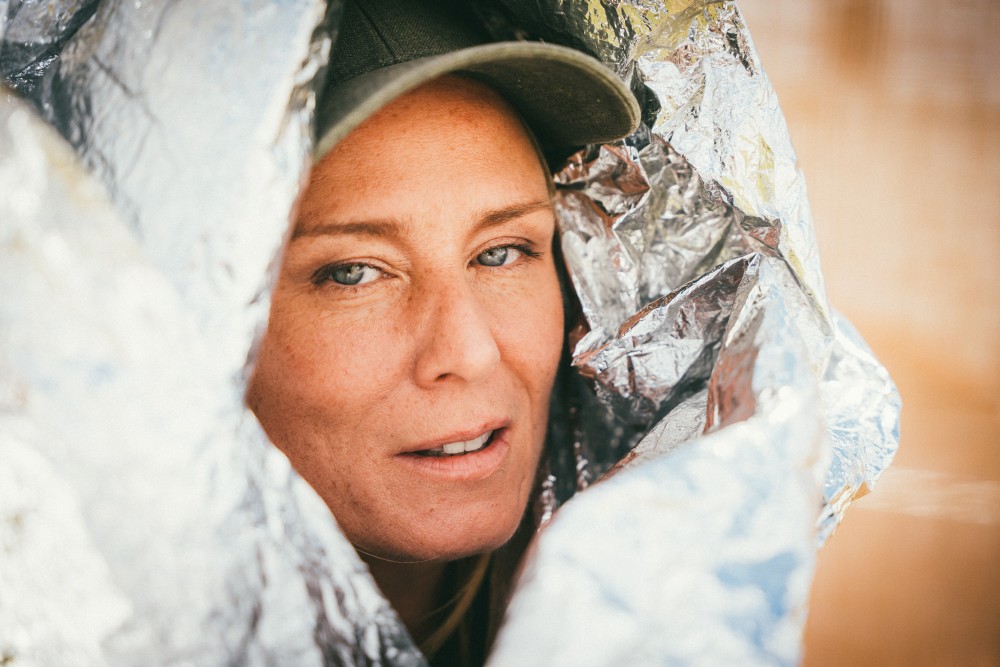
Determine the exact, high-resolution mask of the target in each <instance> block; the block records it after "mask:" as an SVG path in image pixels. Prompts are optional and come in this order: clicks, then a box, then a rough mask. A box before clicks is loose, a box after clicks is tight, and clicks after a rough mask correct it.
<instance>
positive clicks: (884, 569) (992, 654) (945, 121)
mask: <svg viewBox="0 0 1000 667" xmlns="http://www.w3.org/2000/svg"><path fill="white" fill-rule="evenodd" d="M739 5H740V7H741V8H742V10H743V13H744V17H745V19H746V22H747V24H748V25H749V27H750V31H751V34H752V35H753V38H754V41H755V43H756V45H757V48H758V51H759V52H760V55H761V59H762V61H763V64H764V69H765V70H766V71H767V73H768V75H769V76H770V78H771V81H772V83H773V85H774V87H775V89H776V90H777V92H778V96H779V99H780V100H781V104H782V107H783V109H784V111H785V115H786V117H787V120H788V125H789V129H790V131H791V135H792V140H793V142H794V144H795V146H796V149H797V151H798V153H799V159H800V165H801V167H802V170H803V171H804V172H805V175H806V180H807V183H808V186H809V194H810V201H811V203H812V208H813V215H814V218H815V223H816V231H817V236H818V238H819V244H820V252H821V255H822V258H823V266H824V271H825V274H826V279H827V290H828V292H829V295H830V298H831V301H832V302H833V304H834V306H836V307H838V308H839V309H840V310H842V311H843V312H845V313H846V314H847V315H848V316H849V317H850V319H851V320H852V321H853V322H854V323H855V324H856V325H857V326H858V328H859V329H861V331H862V333H863V334H864V335H865V336H866V337H867V338H868V340H869V342H870V343H871V345H872V347H873V348H874V349H875V351H876V353H877V354H878V355H879V356H880V358H881V359H882V361H883V362H884V363H885V365H886V366H887V367H888V368H889V371H890V372H891V373H892V374H893V376H894V377H895V379H896V382H897V384H898V385H899V388H900V391H901V392H902V395H903V400H904V403H905V406H904V411H903V424H902V445H901V447H900V451H899V454H898V456H897V458H896V462H895V464H894V465H893V467H892V468H890V470H889V471H888V472H887V473H886V474H885V475H884V476H883V478H882V482H881V483H880V485H879V486H878V488H877V489H876V490H875V492H874V493H872V494H871V495H869V496H868V497H866V498H863V499H861V500H859V501H858V502H857V503H856V504H855V505H854V506H853V507H852V508H851V510H850V511H849V512H848V514H847V517H846V520H845V522H844V523H843V524H842V526H841V527H840V529H839V530H838V532H837V533H836V534H835V535H834V536H833V538H832V539H831V541H830V542H829V544H828V545H827V546H826V547H825V548H824V549H823V551H822V552H821V553H820V558H819V566H818V570H817V576H816V581H815V584H814V587H813V595H812V601H811V609H810V620H809V625H808V628H807V632H806V661H805V662H806V665H807V666H820V665H963V666H964V665H973V666H975V665H1000V452H998V444H1000V400H998V396H1000V0H939V1H934V0H743V1H742V2H739Z"/></svg>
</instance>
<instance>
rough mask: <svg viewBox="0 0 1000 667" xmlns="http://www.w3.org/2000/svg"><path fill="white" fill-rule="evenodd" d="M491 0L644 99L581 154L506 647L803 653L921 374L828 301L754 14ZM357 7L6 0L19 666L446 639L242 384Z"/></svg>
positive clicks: (278, 655) (550, 660) (4, 280)
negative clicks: (334, 55)
mask: <svg viewBox="0 0 1000 667" xmlns="http://www.w3.org/2000/svg"><path fill="white" fill-rule="evenodd" d="M475 4H476V7H477V9H478V11H479V12H480V14H481V16H482V17H483V19H484V22H485V23H486V25H488V26H489V27H490V29H491V30H493V31H494V33H495V35H496V36H497V37H498V38H511V37H527V38H542V39H546V40H548V41H552V42H559V43H565V44H570V45H572V46H575V47H577V48H580V49H582V50H584V51H588V52H590V53H592V54H593V55H595V56H596V57H598V58H600V59H602V60H603V61H604V62H605V63H607V64H608V65H609V66H610V67H612V68H613V69H614V70H615V71H617V72H618V73H619V74H620V75H621V76H622V77H623V78H624V79H625V80H626V81H628V82H629V83H630V85H631V86H632V88H633V90H634V91H635V92H636V94H637V97H638V98H639V100H640V102H641V104H642V106H643V118H644V124H643V126H642V127H640V129H639V130H638V131H637V132H636V133H635V134H634V135H633V136H631V137H629V138H628V139H627V140H625V141H623V142H619V143H618V144H614V145H607V146H595V147H589V148H588V149H586V150H584V151H581V152H580V153H579V154H577V155H576V156H573V157H572V158H571V160H570V162H569V164H568V165H567V166H566V168H565V169H563V170H562V171H561V172H559V173H558V174H557V175H556V180H557V183H558V186H559V199H558V202H557V206H558V209H559V225H560V230H561V238H562V245H563V251H564V255H565V258H566V261H567V265H568V268H569V271H570V274H571V278H572V281H573V285H574V287H575V288H576V293H577V297H578V300H579V304H580V309H581V311H582V313H583V316H584V318H585V321H586V333H585V335H583V336H582V337H580V338H579V340H578V341H576V342H575V348H574V350H573V365H574V367H575V368H576V369H577V370H578V371H579V381H578V385H579V386H578V387H577V391H576V393H575V394H573V395H570V394H569V393H568V394H567V395H566V396H564V397H561V399H562V400H561V402H560V405H561V408H562V409H561V410H560V411H556V412H554V415H555V416H554V418H555V419H556V420H557V421H558V422H559V423H556V424H554V427H555V428H554V431H553V432H554V433H558V434H559V435H560V436H564V439H557V440H556V441H554V442H553V446H552V448H551V449H550V456H549V460H548V462H547V464H546V473H547V474H546V475H545V479H544V483H543V488H542V489H541V490H540V493H539V496H538V500H537V503H536V504H537V507H536V510H537V512H538V514H537V515H538V516H540V517H541V518H542V519H543V520H544V523H545V526H544V528H543V529H542V531H541V532H540V534H539V536H538V538H537V539H536V541H535V543H534V544H533V546H532V547H531V550H530V552H529V556H528V558H527V560H526V565H525V568H524V570H523V574H522V577H521V580H520V583H519V586H518V589H517V592H516V594H515V597H514V600H513V602H512V604H511V607H510V609H509V611H508V616H507V619H506V622H505V625H504V627H503V629H502V631H501V634H500V637H499V639H498V642H497V645H496V647H495V650H494V651H493V653H492V655H491V664H493V665H513V664H516V665H531V664H539V665H543V664H544V665H580V664H587V665H619V664H720V663H721V664H794V663H795V662H797V661H798V659H799V657H800V644H801V634H802V625H803V622H804V613H805V606H806V600H807V596H808V590H809V583H810V580H811V577H812V570H813V565H814V557H815V549H816V544H817V541H819V542H822V540H823V539H824V538H825V537H826V536H827V535H828V534H829V533H830V532H831V531H832V530H833V528H834V527H835V525H836V523H837V521H839V519H840V517H841V516H842V515H843V512H844V511H845V510H846V508H847V506H848V505H849V504H850V502H851V500H852V499H853V498H855V497H857V496H858V495H861V494H863V493H865V492H867V491H868V490H869V489H870V487H871V486H872V485H873V484H874V482H875V480H876V479H877V478H878V476H879V474H880V473H881V471H882V470H883V469H884V468H885V466H886V465H888V464H889V462H890V461H891V459H892V455H893V453H894V451H895V447H896V444H897V440H898V410H899V398H898V395H897V394H896V392H895V388H894V387H893V385H892V382H891V380H890V379H889V378H888V376H887V374H886V372H885V370H884V369H883V368H882V367H881V365H879V363H878V362H877V360H875V359H874V357H873V356H872V355H871V352H870V351H869V350H868V349H867V348H866V347H865V345H864V343H863V342H862V341H861V339H860V338H859V337H858V335H857V334H856V332H854V331H853V329H851V327H850V325H849V324H847V323H846V322H845V321H843V320H842V319H841V318H840V317H839V316H838V315H837V314H836V313H835V312H833V311H831V309H830V308H829V306H828V305H827V303H826V300H825V296H824V291H823V285H822V278H821V274H820V270H819V262H818V257H817V253H816V248H815V242H814V240H813V236H812V228H811V221H810V214H809V208H808V203H807V201H806V197H805V188H804V184H803V180H802V177H801V174H800V173H799V171H798V170H797V168H796V161H795V155H794V152H793V151H792V148H791V145H790V142H789V139H788V134H787V130H786V128H785V125H784V121H783V118H782V116H781V113H780V110H779V108H778V105H777V101H776V98H775V95H774V92H773V90H772V89H771V87H770V84H769V83H768V81H767V78H766V77H765V75H764V74H763V72H762V71H761V69H760V65H759V62H758V60H757V56H756V54H755V52H754V50H753V46H752V43H751V41H750V37H749V35H748V33H747V31H746V29H745V26H744V25H743V23H742V20H741V18H740V15H739V12H738V11H737V8H736V7H735V5H734V4H732V3H730V2H706V1H705V0H679V1H677V2H670V1H667V2H664V3H656V2H615V3H605V4H601V3H598V2H585V1H583V0H537V1H533V2H530V3H522V2H519V1H517V0H478V1H477V2H476V3H475ZM43 6H44V7H46V8H47V9H46V10H45V11H42V7H43ZM95 11H96V13H95ZM338 15H339V7H338V6H336V3H334V5H333V6H330V7H327V6H326V4H325V2H323V1H322V0H288V1H284V2H280V3H279V2H273V3H272V2H261V1H252V0H217V1H216V0H213V2H211V3H205V2H200V1H198V0H175V1H173V2H152V1H150V0H128V1H125V0H103V1H102V2H100V3H98V2H82V1H73V0H63V1H62V2H59V1H55V0H53V1H51V2H45V3H35V2H19V1H18V0H0V71H2V72H3V75H4V77H5V79H6V81H7V82H8V83H9V84H10V85H12V86H14V87H15V88H16V89H17V90H18V92H19V93H20V95H21V96H22V97H21V98H18V97H15V96H13V95H12V94H9V93H0V192H2V193H4V194H3V196H2V197H0V293H2V294H3V298H2V299H0V462H2V463H0V551H2V554H3V557H2V558H0V664H5V665H36V664H37V665H73V664H81V665H93V664H114V665H133V664H135V665H140V664H141V665H149V664H165V665H180V664H199V665H200V664H207V665H214V664H296V665H308V664H326V665H330V664H373V665H374V664H384V665H389V664H392V665H397V664H398V665H417V664H422V663H423V658H422V657H421V656H420V655H419V652H418V651H417V650H416V649H415V648H414V647H413V645H412V643H411V641H410V639H409V638H408V636H407V634H406V632H405V630H404V629H403V628H402V627H401V625H400V624H399V622H398V620H397V618H396V616H395V614H394V612H393V611H392V610H391V608H390V607H389V605H388V603H387V602H386V601H385V600H384V599H383V598H382V597H381V595H380V593H379V592H378V590H377V588H376V586H375V585H374V582H373V581H372V580H371V578H370V577H369V575H368V574H367V572H366V570H365V568H364V566H363V564H362V563H361V562H360V560H359V559H358V558H357V556H356V554H355V553H354V551H353V549H352V548H351V547H350V545H349V544H348V543H347V542H346V540H345V539H344V538H343V536H342V535H341V534H340V532H339V530H338V529H337V527H336V524H335V522H334V521H333V519H332V518H331V517H330V515H329V511H328V510H327V508H326V506H325V505H324V504H323V503H322V502H321V501H320V500H319V498H318V497H317V496H316V494H315V493H314V492H313V491H312V490H311V489H310V488H309V487H308V485H306V484H305V483H304V482H302V480H301V479H299V478H298V477H297V476H296V475H295V474H294V473H293V471H292V470H291V469H290V466H289V465H288V462H287V460H286V459H285V458H284V457H283V456H282V455H280V454H279V453H278V452H277V450H275V449H274V448H273V447H271V446H270V445H269V444H268V443H267V441H266V438H265V437H264V436H263V434H262V433H261V431H260V429H259V427H258V426H257V424H256V421H255V420H254V419H253V417H252V416H251V415H249V414H248V413H247V412H246V411H245V409H244V408H243V406H242V394H243V388H244V383H245V378H246V368H245V365H246V360H247V358H248V356H249V358H250V359H252V352H251V350H252V347H253V341H254V340H255V337H256V336H257V335H258V334H259V331H260V330H261V328H262V326H263V321H264V318H265V316H266V312H267V306H268V299H267V292H268V286H269V279H270V272H271V270H272V268H273V262H274V260H275V258H276V256H277V253H278V252H279V250H280V245H281V241H282V237H283V235H284V234H285V230H286V226H287V218H288V211H289V209H290V207H291V205H292V201H293V199H294V197H295V195H296V192H297V190H298V187H299V184H300V182H301V179H302V175H303V169H304V166H305V165H306V161H307V159H308V154H309V149H310V144H311V134H310V131H309V124H310V117H311V112H312V107H313V101H314V96H315V82H316V80H317V79H318V78H319V77H318V75H319V74H320V73H321V71H322V68H323V66H324V65H325V61H326V59H327V57H328V53H329V50H330V44H331V39H332V38H333V36H334V35H335V29H334V28H335V25H336V20H337V18H338ZM88 19H89V20H88ZM28 102H30V103H31V105H33V106H34V108H35V110H36V111H37V112H38V113H40V115H41V117H43V118H44V119H45V120H47V121H48V122H49V123H50V124H51V125H52V126H54V127H55V128H56V129H57V130H58V132H59V133H60V134H62V136H63V137H65V139H67V140H68V142H69V144H70V145H71V146H72V149H73V150H70V149H68V148H67V147H66V146H65V145H64V144H63V143H62V142H61V141H60V140H59V139H58V138H57V137H56V136H55V134H54V133H52V131H51V130H50V129H49V128H46V127H45V126H44V123H43V122H41V121H40V120H39V116H38V115H36V113H35V111H33V110H32V109H30V108H29V104H28ZM74 151H75V155H74V154H73V153H74ZM81 164H82V165H83V167H84V168H81V166H80V165H81ZM87 172H90V173H89V174H88V173H87ZM93 176H96V177H97V179H96V180H95V179H94V178H93ZM98 181H99V182H100V184H101V185H98V184H97V182H98ZM105 193H106V194H105ZM109 201H110V203H109ZM575 338H576V337H575V336H574V339H575ZM595 482H597V483H595ZM581 491H582V492H581Z"/></svg>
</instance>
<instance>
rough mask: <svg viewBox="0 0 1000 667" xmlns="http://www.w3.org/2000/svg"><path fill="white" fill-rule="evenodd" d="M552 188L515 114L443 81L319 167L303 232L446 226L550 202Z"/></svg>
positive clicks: (376, 119)
mask: <svg viewBox="0 0 1000 667" xmlns="http://www.w3.org/2000/svg"><path fill="white" fill-rule="evenodd" d="M549 183H550V178H549V176H548V173H547V170H546V168H545V167H544V162H543V161H542V158H541V156H540V154H539V152H538V150H537V148H536V144H535V142H534V141H533V139H532V137H531V135H530V134H529V133H528V131H527V130H526V129H525V126H524V124H523V123H522V122H521V120H520V118H519V117H518V116H517V114H516V112H515V111H514V110H513V109H512V108H511V107H510V105H508V104H507V103H506V102H505V101H504V100H503V98H502V97H500V95H498V94H497V93H496V92H494V91H493V90H492V89H490V88H489V87H487V86H485V85H483V84H481V83H478V82H475V81H472V80H469V79H463V78H460V77H444V78H442V79H438V80H435V81H433V82H431V83H428V84H425V85H423V86H421V87H420V88H417V89H416V90H414V91H411V92H409V93H407V94H406V95H403V96H401V97H399V98H397V99H396V100H395V101H393V102H392V103H390V104H389V105H387V106H386V107H384V108H383V109H381V110H380V111H379V112H378V113H376V114H375V115H373V116H372V117H370V118H369V119H367V120H366V121H365V122H364V123H363V124H361V125H360V126H359V127H358V128H357V129H355V130H354V131H353V132H352V133H351V134H349V135H348V136H347V137H345V138H344V139H343V140H342V141H341V142H340V143H338V144H337V145H336V146H335V147H334V148H333V149H332V150H331V151H330V152H329V153H327V154H326V155H325V156H324V157H323V159H322V160H320V161H319V163H317V164H316V165H315V167H314V168H313V172H312V174H311V176H310V181H309V184H308V185H307V188H306V190H305V192H304V196H303V197H302V199H301V201H300V209H299V217H300V221H299V224H300V226H301V225H309V224H325V223H327V222H328V221H329V218H331V217H332V218H338V217H341V218H350V219H356V218H358V217H359V216H362V217H366V218H367V217H378V218H394V219H411V218H412V219H420V218H422V217H425V215H427V214H430V215H431V216H432V217H434V216H437V217H447V216H448V215H449V214H450V213H458V214H461V213H462V211H463V210H466V209H469V208H474V209H495V208H500V207H503V206H505V205H508V204H510V203H511V202H514V201H527V200H538V199H540V198H547V196H548V193H549V190H550V186H549Z"/></svg>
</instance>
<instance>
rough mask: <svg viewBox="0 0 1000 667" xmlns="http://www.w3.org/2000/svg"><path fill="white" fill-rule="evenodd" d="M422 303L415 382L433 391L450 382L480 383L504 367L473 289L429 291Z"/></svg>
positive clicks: (466, 286) (455, 287) (439, 287)
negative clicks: (439, 384) (438, 386)
mask: <svg viewBox="0 0 1000 667" xmlns="http://www.w3.org/2000/svg"><path fill="white" fill-rule="evenodd" d="M425 294H426V299H421V300H420V301H423V303H422V304H421V305H420V307H421V309H422V310H424V312H423V313H422V315H423V317H417V318H414V319H415V320H416V321H420V322H423V324H424V326H423V327H422V329H423V331H421V332H419V333H418V337H417V350H416V364H415V370H414V375H415V381H416V383H417V385H419V386H421V387H426V388H430V387H433V386H436V385H437V384H438V383H440V382H443V381H445V380H449V379H461V380H464V381H466V382H477V381H479V380H483V379H485V378H487V377H489V376H490V375H491V374H492V373H493V371H494V370H495V369H496V368H497V366H498V365H499V363H500V348H499V347H498V346H497V341H496V339H495V338H494V334H493V331H492V329H491V327H490V322H489V318H488V317H487V312H486V311H485V309H484V308H483V304H481V303H480V300H479V298H477V295H476V294H475V291H474V289H473V287H472V286H471V285H469V284H468V283H465V282H464V281H459V284H453V285H436V286H434V287H429V288H428V289H427V290H426V292H425Z"/></svg>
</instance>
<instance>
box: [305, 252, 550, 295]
mask: <svg viewBox="0 0 1000 667" xmlns="http://www.w3.org/2000/svg"><path fill="white" fill-rule="evenodd" d="M500 248H510V249H513V250H517V251H518V252H519V253H521V254H522V255H524V257H526V258H528V259H538V258H539V257H541V256H542V253H541V252H539V251H537V250H534V249H533V248H532V247H531V246H530V245H529V244H527V243H501V244H499V245H495V246H490V247H488V248H484V249H483V250H480V251H479V252H478V253H476V257H479V256H480V255H482V254H483V253H485V252H489V251H490V250H499V249H500ZM473 261H475V260H473ZM515 265H516V263H515ZM515 265H502V266H487V265H485V264H481V265H480V266H482V267H483V268H486V269H510V268H513V266H515ZM350 266H366V267H369V268H372V269H375V270H376V271H380V272H382V273H385V272H384V271H382V269H380V268H378V267H377V266H374V265H372V264H366V263H365V262H342V263H339V264H327V265H326V266H322V267H320V268H319V269H317V270H316V271H315V272H314V273H313V275H312V278H311V281H312V283H313V284H314V285H316V286H317V287H319V286H322V285H323V284H324V283H330V284H332V285H333V286H334V287H336V288H337V289H341V290H350V291H354V290H357V289H361V288H362V287H364V286H365V285H367V284H368V283H360V284H358V285H344V284H343V283H338V282H337V281H335V280H333V273H334V272H335V271H337V270H338V269H343V268H346V267H350ZM372 282H375V281H372Z"/></svg>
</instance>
